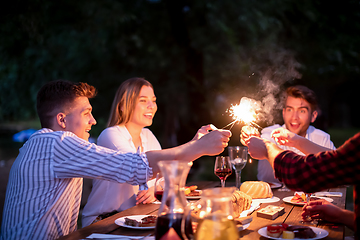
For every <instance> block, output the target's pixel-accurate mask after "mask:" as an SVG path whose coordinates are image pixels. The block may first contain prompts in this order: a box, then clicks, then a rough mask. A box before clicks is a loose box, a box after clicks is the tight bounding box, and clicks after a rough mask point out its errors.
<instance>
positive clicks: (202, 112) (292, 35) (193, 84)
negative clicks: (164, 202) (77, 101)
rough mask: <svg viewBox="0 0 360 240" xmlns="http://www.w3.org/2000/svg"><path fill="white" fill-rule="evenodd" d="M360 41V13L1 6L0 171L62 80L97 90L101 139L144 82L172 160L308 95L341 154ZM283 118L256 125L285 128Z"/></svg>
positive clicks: (353, 118) (158, 2)
mask: <svg viewBox="0 0 360 240" xmlns="http://www.w3.org/2000/svg"><path fill="white" fill-rule="evenodd" d="M359 32H360V4H359V1H342V2H341V3H340V2H338V1H320V0H304V1H294V0H293V1H291V0H289V1H281V0H270V1H261V0H252V1H245V0H241V1H233V0H222V1H199V0H193V1H190V0H188V1H186V0H133V1H112V0H102V1H97V0H86V1H84V0H77V1H69V0H63V1H41V0H28V1H25V0H22V1H17V0H13V1H8V2H7V3H1V6H0V93H1V94H0V135H1V137H0V160H1V165H0V169H1V167H2V168H3V169H7V168H9V165H10V164H9V162H10V161H9V160H13V158H14V157H16V155H17V151H18V148H19V147H20V146H21V145H22V143H14V142H12V141H11V136H12V135H13V134H14V133H16V132H18V131H20V130H24V129H27V128H35V129H39V128H40V124H39V122H38V120H37V116H36V111H35V99H36V93H37V91H38V89H39V88H40V87H41V86H42V85H43V84H44V83H45V82H48V81H51V80H56V79H67V80H70V81H74V82H79V81H82V82H87V83H89V84H92V85H94V86H95V87H96V88H97V89H98V91H99V93H98V96H97V97H96V98H95V99H93V100H92V101H91V103H92V105H93V108H94V110H93V113H94V117H95V118H96V120H97V121H98V124H97V125H96V126H94V127H93V130H92V131H91V134H92V136H93V137H95V138H96V137H97V136H98V134H99V133H100V132H101V131H102V130H103V129H104V128H105V127H106V126H105V124H106V121H107V118H108V116H109V111H110V107H111V102H112V99H113V97H114V94H115V91H116V89H117V88H118V86H119V85H120V84H121V82H122V81H124V80H126V79H128V78H130V77H135V76H137V77H145V78H146V79H147V80H149V81H150V82H151V83H152V84H153V85H154V88H155V94H156V95H157V99H158V100H157V103H158V112H157V114H156V116H155V119H154V124H153V125H152V126H151V127H150V129H151V130H152V131H153V132H154V134H155V135H156V136H157V137H158V139H159V141H160V143H161V145H162V147H164V148H166V147H171V146H175V145H178V144H181V143H184V142H186V141H188V140H190V139H191V138H192V137H193V135H194V134H195V132H196V130H197V129H198V128H199V127H200V126H202V125H204V124H208V123H213V124H214V125H215V126H217V127H219V128H221V127H223V126H225V125H226V124H228V123H229V122H231V118H230V117H229V116H228V114H227V113H226V110H227V109H228V108H229V107H230V106H231V104H237V103H239V101H240V99H241V97H243V96H246V97H251V98H254V99H256V100H260V101H261V100H263V99H265V98H266V97H269V96H272V97H275V98H276V97H278V95H279V92H280V91H281V90H282V89H284V88H285V87H286V86H289V85H294V84H303V85H306V86H308V87H309V88H311V89H313V90H314V91H315V92H316V94H317V96H318V98H319V103H320V107H321V109H322V115H321V116H320V117H319V118H318V119H317V121H316V122H315V124H314V126H315V127H318V128H320V129H322V130H324V131H327V132H329V133H330V134H331V137H332V140H333V142H334V143H335V145H336V146H337V147H338V146H340V145H341V144H342V143H343V142H344V140H346V139H347V138H349V137H351V136H352V135H353V134H354V133H356V132H357V131H358V130H359V129H360V121H359V120H358V119H359V117H360V116H359V114H360V113H359V111H358V103H359V101H358V95H357V94H359V93H358V92H359V90H358V89H359V88H358V86H359V85H360V84H359V76H360V68H359V60H360V58H359V56H360V55H359V54H360V41H359V40H360V35H359ZM279 106H280V105H279V101H277V104H276V105H274V106H273V108H272V109H271V110H270V114H268V115H267V116H266V117H265V118H264V119H262V120H261V121H259V122H258V123H259V124H260V125H261V126H262V127H265V126H268V125H270V124H273V123H281V121H282V120H281V115H279ZM240 127H241V125H235V127H234V128H233V129H232V133H233V137H232V139H231V141H230V145H238V144H239V133H240ZM205 158H206V157H205ZM202 162H207V163H206V164H208V165H209V167H206V168H212V166H213V160H210V161H198V163H196V164H194V170H193V171H199V172H201V171H202V170H201V169H204V166H207V165H206V164H205V163H204V164H200V163H202ZM255 166H256V161H255V162H254V163H253V164H252V165H251V164H248V165H247V167H246V168H245V169H244V172H243V177H244V179H251V178H252V177H253V174H254V172H253V170H254V168H255ZM3 171H5V170H3ZM210 172H211V171H210ZM6 174H8V173H5V174H2V175H4V176H7V175H6ZM208 175H209V174H208ZM210 175H213V173H210ZM233 175H234V174H233ZM200 176H206V174H205V173H204V175H201V174H200ZM208 178H212V179H213V180H217V179H216V177H215V176H211V177H210V176H208ZM232 180H234V179H230V181H232ZM3 189H5V188H4V187H3V188H2V189H1V191H2V193H1V194H2V196H1V197H3V196H4V194H5V193H4V190H3ZM1 191H0V192H1ZM0 203H1V201H0ZM1 207H2V206H1Z"/></svg>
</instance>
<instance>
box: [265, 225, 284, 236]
mask: <svg viewBox="0 0 360 240" xmlns="http://www.w3.org/2000/svg"><path fill="white" fill-rule="evenodd" d="M287 227H288V225H287V224H285V223H282V224H280V225H279V224H273V225H269V226H267V228H266V233H267V235H268V236H270V237H274V238H279V237H280V236H281V234H282V233H283V231H285V230H286V228H287Z"/></svg>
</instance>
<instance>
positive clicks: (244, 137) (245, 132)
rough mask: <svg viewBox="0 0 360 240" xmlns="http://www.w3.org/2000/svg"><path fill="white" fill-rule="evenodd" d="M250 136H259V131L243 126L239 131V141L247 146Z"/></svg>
mask: <svg viewBox="0 0 360 240" xmlns="http://www.w3.org/2000/svg"><path fill="white" fill-rule="evenodd" d="M251 137H260V133H259V131H258V130H257V129H256V128H254V127H250V126H243V127H242V128H241V133H240V142H241V143H242V144H243V145H245V146H247V144H248V142H249V140H250V138H251Z"/></svg>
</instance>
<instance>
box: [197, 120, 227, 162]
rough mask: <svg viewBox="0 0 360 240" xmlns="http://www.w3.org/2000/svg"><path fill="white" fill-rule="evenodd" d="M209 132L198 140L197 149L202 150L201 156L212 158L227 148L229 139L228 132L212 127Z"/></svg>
mask: <svg viewBox="0 0 360 240" xmlns="http://www.w3.org/2000/svg"><path fill="white" fill-rule="evenodd" d="M212 127H213V128H211V129H212V131H211V132H209V133H207V134H205V135H203V136H202V137H201V138H200V139H198V140H197V141H198V143H197V144H198V147H199V149H202V152H203V155H210V156H214V155H217V154H220V153H222V152H223V151H224V148H226V147H227V146H228V142H229V140H230V137H231V132H230V131H229V130H222V129H217V128H216V127H214V126H213V125H212Z"/></svg>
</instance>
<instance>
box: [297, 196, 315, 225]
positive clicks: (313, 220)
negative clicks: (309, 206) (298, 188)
mask: <svg viewBox="0 0 360 240" xmlns="http://www.w3.org/2000/svg"><path fill="white" fill-rule="evenodd" d="M305 196H306V202H307V203H308V202H310V201H311V193H305ZM300 223H302V224H310V225H317V224H318V221H317V220H316V219H312V218H311V217H310V216H309V215H308V216H306V219H303V220H301V221H300Z"/></svg>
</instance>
